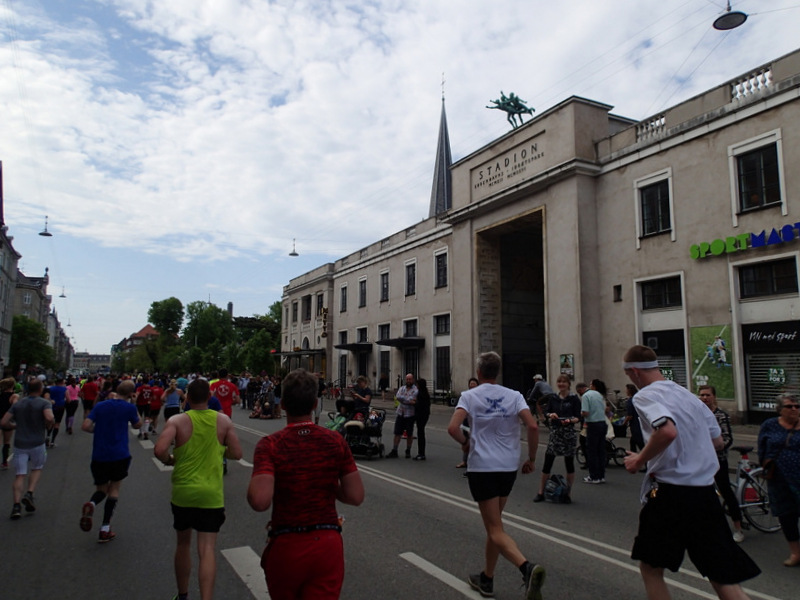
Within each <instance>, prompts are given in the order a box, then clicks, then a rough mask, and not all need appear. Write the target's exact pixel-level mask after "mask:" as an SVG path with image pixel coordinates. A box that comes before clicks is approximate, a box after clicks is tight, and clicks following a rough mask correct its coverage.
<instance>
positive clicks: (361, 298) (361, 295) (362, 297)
mask: <svg viewBox="0 0 800 600" xmlns="http://www.w3.org/2000/svg"><path fill="white" fill-rule="evenodd" d="M366 305H367V280H366V279H362V280H360V281H359V282H358V307H359V308H363V307H364V306H366Z"/></svg>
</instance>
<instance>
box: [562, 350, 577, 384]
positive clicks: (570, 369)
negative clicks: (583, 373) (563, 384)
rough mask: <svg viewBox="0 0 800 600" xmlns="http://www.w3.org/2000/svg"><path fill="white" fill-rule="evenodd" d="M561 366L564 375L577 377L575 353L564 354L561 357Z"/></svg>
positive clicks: (571, 377) (572, 377)
mask: <svg viewBox="0 0 800 600" xmlns="http://www.w3.org/2000/svg"><path fill="white" fill-rule="evenodd" d="M559 366H560V367H561V369H560V371H561V374H562V375H569V378H570V379H575V355H574V354H562V355H560V357H559Z"/></svg>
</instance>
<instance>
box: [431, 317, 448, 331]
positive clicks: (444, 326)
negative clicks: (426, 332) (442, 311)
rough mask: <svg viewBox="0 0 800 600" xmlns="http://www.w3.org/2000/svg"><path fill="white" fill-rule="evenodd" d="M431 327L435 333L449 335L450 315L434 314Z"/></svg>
mask: <svg viewBox="0 0 800 600" xmlns="http://www.w3.org/2000/svg"><path fill="white" fill-rule="evenodd" d="M433 329H434V332H435V333H436V335H449V333H450V315H436V316H435V317H433Z"/></svg>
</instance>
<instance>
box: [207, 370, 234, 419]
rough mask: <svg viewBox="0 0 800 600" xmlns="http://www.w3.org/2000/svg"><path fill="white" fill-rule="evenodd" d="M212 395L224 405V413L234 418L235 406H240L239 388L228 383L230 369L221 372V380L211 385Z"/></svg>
mask: <svg viewBox="0 0 800 600" xmlns="http://www.w3.org/2000/svg"><path fill="white" fill-rule="evenodd" d="M211 395H212V396H216V397H217V400H219V403H220V405H222V412H223V413H225V414H226V415H228V416H229V417H233V405H234V404H239V403H240V402H241V399H240V398H239V388H238V387H236V386H235V385H234V384H232V383H231V382H230V381H228V369H220V370H219V380H218V381H215V382H214V383H212V384H211Z"/></svg>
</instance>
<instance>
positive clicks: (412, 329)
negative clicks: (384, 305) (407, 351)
mask: <svg viewBox="0 0 800 600" xmlns="http://www.w3.org/2000/svg"><path fill="white" fill-rule="evenodd" d="M417 335H418V334H417V320H416V319H411V320H409V321H403V337H417Z"/></svg>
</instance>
